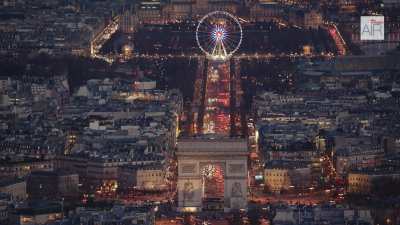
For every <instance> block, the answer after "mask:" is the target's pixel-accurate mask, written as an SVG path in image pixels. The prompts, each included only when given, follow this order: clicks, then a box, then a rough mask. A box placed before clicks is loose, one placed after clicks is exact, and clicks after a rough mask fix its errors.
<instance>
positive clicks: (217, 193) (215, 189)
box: [201, 164, 225, 211]
mask: <svg viewBox="0 0 400 225" xmlns="http://www.w3.org/2000/svg"><path fill="white" fill-rule="evenodd" d="M201 175H202V196H203V198H202V205H203V210H204V211H208V210H223V209H224V192H225V184H224V183H225V182H224V176H225V175H224V170H223V167H222V166H221V165H219V164H207V165H205V166H204V167H203V169H202V173H201Z"/></svg>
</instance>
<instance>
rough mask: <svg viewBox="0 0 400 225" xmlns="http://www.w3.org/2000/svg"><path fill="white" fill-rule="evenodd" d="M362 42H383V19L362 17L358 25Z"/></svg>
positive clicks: (379, 17)
mask: <svg viewBox="0 0 400 225" xmlns="http://www.w3.org/2000/svg"><path fill="white" fill-rule="evenodd" d="M360 28H361V30H360V32H361V36H360V38H361V40H362V41H383V40H385V17H383V16H362V17H361V24H360Z"/></svg>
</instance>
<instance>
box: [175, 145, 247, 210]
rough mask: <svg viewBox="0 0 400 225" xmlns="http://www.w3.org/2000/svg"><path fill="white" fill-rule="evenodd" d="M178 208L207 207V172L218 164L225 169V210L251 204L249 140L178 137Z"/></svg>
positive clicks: (193, 208) (242, 207)
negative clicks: (204, 200)
mask: <svg viewBox="0 0 400 225" xmlns="http://www.w3.org/2000/svg"><path fill="white" fill-rule="evenodd" d="M177 157H178V183H177V188H178V211H181V212H196V211H201V210H202V208H203V205H202V204H203V197H204V196H203V194H204V192H203V189H202V188H203V177H202V176H204V175H203V173H204V172H202V171H204V170H205V168H206V167H207V168H208V167H210V165H211V166H213V165H218V167H220V168H221V169H222V170H223V178H224V193H223V196H224V198H223V206H224V207H223V208H224V211H226V212H227V211H230V210H232V209H246V208H247V158H248V151H247V141H246V140H245V139H238V138H218V139H209V138H183V139H180V140H179V141H178V151H177Z"/></svg>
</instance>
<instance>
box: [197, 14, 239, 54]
mask: <svg viewBox="0 0 400 225" xmlns="http://www.w3.org/2000/svg"><path fill="white" fill-rule="evenodd" d="M214 15H225V16H227V17H229V18H231V19H232V20H233V21H234V22H235V23H236V25H237V27H238V28H239V33H240V37H239V41H238V43H237V45H236V47H235V48H234V49H233V50H231V51H230V52H229V53H227V54H226V55H224V56H221V55H213V53H210V52H209V51H207V50H206V49H204V47H203V46H202V44H201V43H200V40H199V29H200V27H201V25H202V24H203V23H204V21H205V20H206V19H208V18H210V17H212V16H214ZM217 29H218V27H217ZM220 32H222V34H220ZM214 33H219V34H218V35H217V37H216V38H215V39H217V40H219V41H222V39H223V37H222V36H225V35H227V34H226V31H225V30H220V31H214ZM221 35H222V36H221ZM242 38H243V29H242V26H241V25H240V22H239V20H238V19H237V18H236V17H235V16H234V15H232V14H230V13H228V12H225V11H213V12H210V13H208V14H206V15H205V16H203V17H202V18H201V19H200V21H199V23H198V24H197V27H196V42H197V45H198V46H199V48H200V50H201V51H202V52H203V53H204V54H206V56H207V57H208V58H210V59H213V60H226V59H228V58H230V57H231V56H232V55H233V54H234V53H235V52H236V51H237V50H238V49H239V47H240V45H241V43H242Z"/></svg>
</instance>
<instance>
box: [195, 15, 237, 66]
mask: <svg viewBox="0 0 400 225" xmlns="http://www.w3.org/2000/svg"><path fill="white" fill-rule="evenodd" d="M242 37H243V31H242V26H241V25H240V23H239V21H238V19H237V18H236V17H235V16H233V15H232V14H230V13H228V12H224V11H214V12H211V13H208V14H207V15H205V16H204V17H203V18H202V19H201V20H200V22H199V24H198V25H197V29H196V42H197V45H198V46H199V48H200V49H201V51H202V52H204V53H205V54H206V56H207V57H208V58H209V59H211V60H221V61H224V60H227V59H229V58H230V57H231V56H232V55H233V54H234V53H235V52H236V51H237V50H238V49H239V47H240V44H241V43H242Z"/></svg>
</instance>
